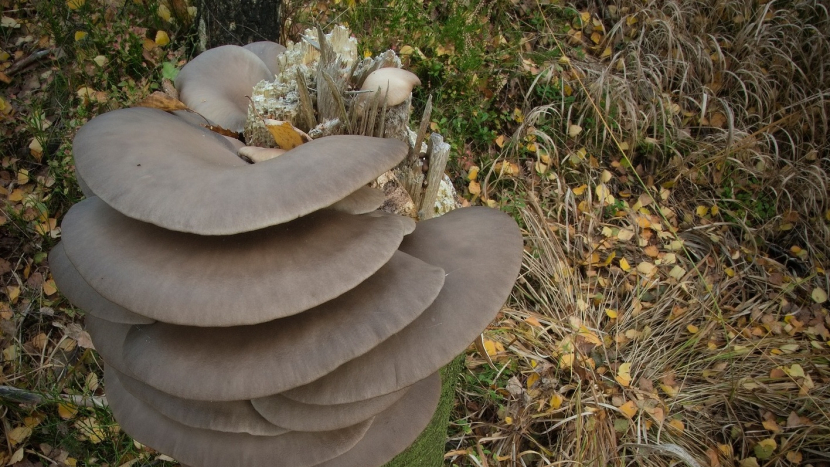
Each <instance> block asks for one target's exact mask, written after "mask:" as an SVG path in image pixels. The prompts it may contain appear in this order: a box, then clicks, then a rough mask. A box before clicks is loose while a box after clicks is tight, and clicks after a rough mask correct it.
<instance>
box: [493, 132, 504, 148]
mask: <svg viewBox="0 0 830 467" xmlns="http://www.w3.org/2000/svg"><path fill="white" fill-rule="evenodd" d="M506 139H507V138H506V137H505V136H504V135H499V136H497V137H496V139H495V142H496V146H498V147H500V148H503V147H504V142H505V140H506Z"/></svg>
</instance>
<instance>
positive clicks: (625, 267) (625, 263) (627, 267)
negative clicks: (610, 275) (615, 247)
mask: <svg viewBox="0 0 830 467" xmlns="http://www.w3.org/2000/svg"><path fill="white" fill-rule="evenodd" d="M620 269H622V270H623V271H625V272H628V271H630V270H631V265H630V264H628V260H627V259H625V258H620Z"/></svg>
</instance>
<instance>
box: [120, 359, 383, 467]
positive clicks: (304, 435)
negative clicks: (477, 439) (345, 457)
mask: <svg viewBox="0 0 830 467" xmlns="http://www.w3.org/2000/svg"><path fill="white" fill-rule="evenodd" d="M104 378H105V383H106V387H107V400H108V401H109V406H110V408H111V409H112V413H113V415H114V416H115V418H116V420H118V424H119V425H120V426H121V427H122V428H123V429H124V431H126V432H128V433H130V435H131V436H132V437H133V438H135V439H136V440H137V441H138V442H140V443H142V444H146V445H147V446H152V447H153V448H155V449H157V450H159V451H161V452H163V453H165V454H167V455H170V456H172V457H174V458H175V459H176V460H179V461H181V462H183V463H186V464H189V465H197V466H199V467H275V466H284V467H311V466H313V465H316V464H319V463H321V462H324V461H327V460H329V459H332V458H334V457H336V456H338V455H340V454H343V453H344V452H346V451H348V450H349V449H351V448H352V447H353V446H354V445H355V444H357V442H358V441H360V439H361V438H363V435H364V434H365V433H366V431H367V430H368V429H369V426H370V425H371V423H372V421H371V420H367V421H365V422H363V423H360V424H358V425H355V426H352V427H349V428H344V429H342V430H336V431H326V432H318V433H308V432H301V431H292V432H288V433H285V434H283V435H278V436H254V435H249V434H245V433H223V432H219V431H212V430H203V429H200V428H192V427H188V426H185V425H182V424H181V423H177V422H174V421H173V420H170V419H169V418H167V417H165V416H163V415H161V414H160V413H159V412H157V411H156V410H155V409H153V408H152V407H150V406H149V405H147V404H146V403H144V402H141V401H140V400H139V399H137V398H135V397H134V396H132V395H131V394H130V393H129V392H127V391H126V390H125V389H124V387H123V386H122V384H121V382H120V380H119V379H118V375H117V374H116V373H115V372H112V371H109V370H108V369H106V368H105V371H104Z"/></svg>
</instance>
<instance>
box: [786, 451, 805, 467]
mask: <svg viewBox="0 0 830 467" xmlns="http://www.w3.org/2000/svg"><path fill="white" fill-rule="evenodd" d="M786 457H787V460H788V461H790V462H792V463H793V464H796V465H798V464H801V461H802V460H804V456H802V455H801V453H800V452H799V451H790V452H788V453H787V456H786Z"/></svg>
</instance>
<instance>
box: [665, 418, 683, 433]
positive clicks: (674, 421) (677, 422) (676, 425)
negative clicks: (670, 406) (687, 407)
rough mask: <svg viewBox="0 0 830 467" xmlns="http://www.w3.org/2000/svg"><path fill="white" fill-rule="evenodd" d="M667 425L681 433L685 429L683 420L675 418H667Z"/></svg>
mask: <svg viewBox="0 0 830 467" xmlns="http://www.w3.org/2000/svg"><path fill="white" fill-rule="evenodd" d="M669 426H670V427H672V428H674V429H675V430H676V431H677V432H678V433H683V431H684V430H685V429H686V426H685V425H684V424H683V422H682V421H680V420H677V419H672V420H669Z"/></svg>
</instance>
